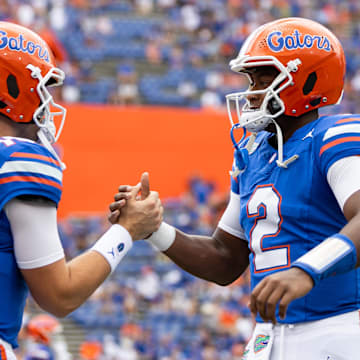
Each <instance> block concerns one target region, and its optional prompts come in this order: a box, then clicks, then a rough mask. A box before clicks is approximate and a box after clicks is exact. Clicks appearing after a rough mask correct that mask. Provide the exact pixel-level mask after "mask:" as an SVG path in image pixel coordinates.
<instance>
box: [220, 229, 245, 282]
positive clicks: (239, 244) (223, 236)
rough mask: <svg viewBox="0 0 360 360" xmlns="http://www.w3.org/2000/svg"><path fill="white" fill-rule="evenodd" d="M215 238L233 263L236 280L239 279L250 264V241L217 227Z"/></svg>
mask: <svg viewBox="0 0 360 360" xmlns="http://www.w3.org/2000/svg"><path fill="white" fill-rule="evenodd" d="M213 239H215V241H216V242H217V244H218V246H219V247H220V248H221V249H222V251H223V252H225V253H226V257H227V258H228V262H229V264H231V268H232V273H233V274H234V276H233V277H234V280H235V279H237V278H238V277H239V276H240V275H241V274H242V273H243V272H244V271H245V270H246V268H247V267H248V265H249V254H250V250H249V247H248V242H247V241H246V240H244V239H242V238H239V237H237V236H235V235H232V234H231V233H229V232H227V231H225V230H223V229H222V228H220V227H217V228H216V230H215V232H214V234H213Z"/></svg>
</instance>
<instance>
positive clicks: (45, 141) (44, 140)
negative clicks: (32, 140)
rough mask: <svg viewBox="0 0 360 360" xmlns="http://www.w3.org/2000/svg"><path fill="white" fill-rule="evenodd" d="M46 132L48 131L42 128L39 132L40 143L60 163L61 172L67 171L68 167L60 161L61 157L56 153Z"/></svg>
mask: <svg viewBox="0 0 360 360" xmlns="http://www.w3.org/2000/svg"><path fill="white" fill-rule="evenodd" d="M46 131H47V129H45V128H40V129H39V131H38V132H37V136H38V138H39V140H40V142H41V143H42V144H43V145H44V146H45V147H46V148H47V149H48V150H49V151H50V152H51V154H52V155H53V156H54V157H55V159H56V160H57V161H59V163H60V166H61V170H65V169H66V165H65V164H64V163H63V162H62V161H61V160H60V158H59V155H58V154H57V153H56V151H55V149H54V148H53V146H52V145H51V143H50V141H49V139H48V135H47V134H46ZM49 136H50V135H49Z"/></svg>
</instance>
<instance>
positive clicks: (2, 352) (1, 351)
mask: <svg viewBox="0 0 360 360" xmlns="http://www.w3.org/2000/svg"><path fill="white" fill-rule="evenodd" d="M0 359H1V360H6V359H7V356H6V351H5V348H4V346H3V345H0Z"/></svg>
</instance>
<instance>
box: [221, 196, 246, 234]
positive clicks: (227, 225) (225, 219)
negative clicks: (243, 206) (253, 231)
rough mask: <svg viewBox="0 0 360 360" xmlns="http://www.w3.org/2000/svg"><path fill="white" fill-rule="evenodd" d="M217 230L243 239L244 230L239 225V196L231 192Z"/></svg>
mask: <svg viewBox="0 0 360 360" xmlns="http://www.w3.org/2000/svg"><path fill="white" fill-rule="evenodd" d="M218 226H219V228H221V229H223V230H225V231H226V232H228V233H229V234H231V235H234V236H237V237H239V238H241V239H245V234H244V230H243V229H242V227H241V225H240V195H238V194H236V193H234V192H233V191H231V193H230V201H229V204H228V206H227V208H226V210H225V212H224V214H223V216H222V217H221V219H220V221H219V224H218Z"/></svg>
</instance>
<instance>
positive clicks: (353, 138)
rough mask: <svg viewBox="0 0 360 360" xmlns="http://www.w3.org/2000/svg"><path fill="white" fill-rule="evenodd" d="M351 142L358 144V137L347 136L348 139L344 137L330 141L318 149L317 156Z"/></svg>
mask: <svg viewBox="0 0 360 360" xmlns="http://www.w3.org/2000/svg"><path fill="white" fill-rule="evenodd" d="M351 141H357V142H360V137H358V136H348V137H344V138H341V139H336V140H333V141H330V142H329V143H328V144H326V145H324V146H323V147H322V148H321V149H320V154H319V156H321V155H322V153H323V152H324V151H326V150H328V149H330V148H332V147H333V146H336V145H339V144H343V143H346V142H351Z"/></svg>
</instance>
